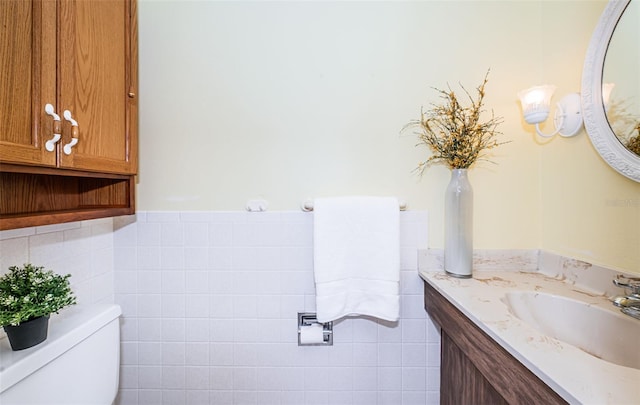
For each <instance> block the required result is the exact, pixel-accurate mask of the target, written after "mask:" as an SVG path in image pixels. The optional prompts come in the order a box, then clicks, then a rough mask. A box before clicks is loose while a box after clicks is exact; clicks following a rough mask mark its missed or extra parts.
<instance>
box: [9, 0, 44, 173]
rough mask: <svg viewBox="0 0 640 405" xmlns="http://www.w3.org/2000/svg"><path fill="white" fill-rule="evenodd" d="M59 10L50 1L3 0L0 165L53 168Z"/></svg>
mask: <svg viewBox="0 0 640 405" xmlns="http://www.w3.org/2000/svg"><path fill="white" fill-rule="evenodd" d="M55 24H56V6H55V3H54V2H51V1H35V0H34V1H26V0H2V1H0V162H11V163H20V164H26V165H38V166H55V165H56V150H55V147H54V148H53V150H51V151H47V150H46V149H45V142H46V141H47V140H49V139H51V138H53V132H54V131H53V118H52V116H49V115H47V114H45V112H44V108H45V104H47V103H50V104H52V105H55V103H56V82H55V80H56V46H55V40H56V26H55Z"/></svg>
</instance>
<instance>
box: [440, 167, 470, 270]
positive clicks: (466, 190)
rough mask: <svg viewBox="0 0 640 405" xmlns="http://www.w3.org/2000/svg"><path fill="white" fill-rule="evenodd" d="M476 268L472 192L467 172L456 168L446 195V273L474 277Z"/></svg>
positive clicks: (452, 172) (452, 173)
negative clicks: (474, 264) (473, 272)
mask: <svg viewBox="0 0 640 405" xmlns="http://www.w3.org/2000/svg"><path fill="white" fill-rule="evenodd" d="M472 267H473V189H472V188H471V183H469V178H468V177H467V169H453V170H452V171H451V180H450V181H449V185H448V186H447V190H446V192H445V205H444V270H445V272H447V273H448V274H450V275H452V276H454V277H460V278H469V277H471V272H472Z"/></svg>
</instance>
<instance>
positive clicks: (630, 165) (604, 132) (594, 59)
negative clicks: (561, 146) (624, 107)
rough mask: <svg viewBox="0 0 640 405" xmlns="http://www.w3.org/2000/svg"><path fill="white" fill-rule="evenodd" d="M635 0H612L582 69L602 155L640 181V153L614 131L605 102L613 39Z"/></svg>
mask: <svg viewBox="0 0 640 405" xmlns="http://www.w3.org/2000/svg"><path fill="white" fill-rule="evenodd" d="M629 2H631V0H610V1H609V3H608V4H607V7H606V8H605V10H604V12H603V13H602V16H601V17H600V20H599V21H598V26H597V27H596V29H595V31H594V33H593V36H592V37H591V42H590V43H589V48H588V50H587V56H586V58H585V62H584V69H583V71H582V112H583V117H584V127H585V129H586V131H587V134H588V135H589V138H590V139H591V143H593V146H594V147H595V148H596V150H597V151H598V153H599V154H600V156H602V158H603V159H604V160H605V161H606V162H607V163H608V164H609V165H610V166H611V167H613V168H614V169H615V170H616V171H618V172H619V173H620V174H622V175H623V176H626V177H628V178H630V179H632V180H635V181H637V182H640V156H638V155H636V154H635V153H633V152H631V151H629V150H628V149H627V148H625V147H624V145H622V143H621V142H620V141H619V140H618V138H617V137H616V135H615V134H614V133H613V130H612V129H611V126H609V121H607V116H606V114H605V111H604V105H603V102H602V72H603V68H604V59H605V56H606V54H607V48H608V46H609V41H610V40H611V36H612V35H613V31H614V30H615V28H616V24H617V23H618V20H620V17H621V16H622V13H623V12H624V10H625V8H626V7H627V5H628V4H629Z"/></svg>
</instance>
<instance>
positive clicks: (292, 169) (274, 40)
mask: <svg viewBox="0 0 640 405" xmlns="http://www.w3.org/2000/svg"><path fill="white" fill-rule="evenodd" d="M604 4H605V3H604V2H602V1H599V2H586V1H570V2H560V1H469V2H461V1H460V2H459V1H422V2H391V1H389V2H325V1H323V2H320V1H311V2H298V1H289V2H270V1H260V2H244V1H242V2H239V1H227V2H214V1H156V0H140V3H139V24H140V93H141V99H140V114H141V116H140V149H141V154H140V176H139V186H138V198H139V200H138V208H139V209H141V210H242V209H244V206H245V203H246V201H247V200H249V199H255V198H263V199H265V200H267V201H268V202H269V209H270V210H291V209H298V207H299V204H300V203H301V202H302V201H303V200H305V199H307V198H313V197H319V196H327V195H347V194H377V195H397V196H399V197H401V198H403V199H405V200H406V201H407V202H408V204H409V208H410V209H421V210H422V209H426V210H428V211H429V213H430V225H429V230H428V231H429V240H430V245H431V246H432V247H436V248H437V247H442V243H443V242H442V241H443V237H442V214H443V205H442V200H443V192H444V188H445V186H446V184H447V182H448V177H449V173H448V170H446V169H445V168H443V167H439V166H438V167H433V168H432V169H430V170H429V171H428V172H427V173H425V175H424V176H423V177H422V178H420V177H419V176H417V175H415V174H413V173H412V170H413V169H414V168H415V166H416V164H417V163H418V162H419V161H420V160H422V159H425V158H426V157H427V156H428V155H427V151H426V150H425V149H423V148H416V147H415V144H416V139H415V137H414V136H413V135H412V134H411V133H410V132H408V133H405V134H400V133H399V130H400V128H401V127H402V126H403V125H404V124H405V123H406V122H407V121H409V120H411V119H413V118H416V117H417V116H418V114H419V111H420V106H421V105H425V106H428V104H429V103H431V102H435V101H437V98H436V93H435V92H434V91H433V90H432V89H431V87H438V88H445V87H446V86H447V83H450V84H451V85H452V86H454V89H455V86H457V83H458V82H461V83H463V84H464V85H465V86H466V87H467V88H468V89H470V90H473V88H474V87H475V86H477V85H478V84H479V83H480V81H481V80H482V78H483V76H484V73H485V71H486V70H487V69H488V68H491V74H490V81H489V84H488V88H487V90H488V96H487V107H488V109H493V110H494V111H495V113H496V114H497V115H500V116H503V117H504V119H505V122H504V124H503V125H502V126H501V130H502V132H504V136H503V139H504V140H509V141H511V143H509V144H507V145H505V146H502V147H501V148H499V149H497V150H496V151H495V153H494V155H493V157H492V160H493V161H494V162H495V163H496V165H493V164H490V163H483V164H480V165H478V166H477V167H475V168H474V169H473V170H472V172H471V175H470V178H471V181H472V183H473V186H474V191H475V215H476V219H475V232H474V233H475V244H476V247H477V248H481V249H490V248H496V249H511V248H514V249H515V248H539V247H541V248H545V249H549V250H553V251H556V252H559V253H563V254H571V255H572V256H574V257H578V258H590V259H591V260H592V261H595V262H600V263H602V262H604V263H605V264H610V265H614V266H620V267H624V268H627V269H629V270H633V269H632V267H633V266H634V265H635V267H636V271H639V272H640V269H638V268H637V265H638V263H639V262H640V260H639V258H638V254H636V256H635V257H632V256H628V257H626V258H624V257H621V256H622V255H623V252H627V253H625V254H628V255H631V253H629V251H628V249H626V248H624V249H622V248H620V247H619V246H620V245H619V244H618V243H617V242H616V243H614V241H613V240H611V239H606V240H607V243H603V242H602V240H601V235H600V234H601V233H602V232H601V230H600V229H601V227H603V228H604V229H606V230H607V232H613V231H612V230H613V229H615V230H618V233H617V234H616V236H617V237H618V239H625V240H627V241H628V242H627V244H626V245H625V246H627V247H628V245H629V244H630V243H633V241H635V243H636V245H635V246H638V244H639V243H638V231H637V229H638V226H635V227H633V226H630V225H629V224H628V223H629V221H626V219H625V215H624V214H621V212H622V211H624V212H626V213H628V214H632V215H635V220H636V223H638V210H639V209H640V208H639V207H638V206H637V204H636V206H635V207H622V208H621V207H618V206H613V205H611V204H609V205H608V204H607V201H609V200H610V199H618V198H629V196H634V195H635V196H636V197H635V198H637V196H638V192H639V190H640V188H639V187H638V185H637V184H635V183H633V184H632V183H631V182H629V181H625V179H623V178H622V177H621V176H619V175H617V174H615V173H614V172H613V170H611V169H609V168H608V167H606V166H605V165H604V163H602V161H601V160H600V158H599V157H598V156H597V153H596V152H595V151H594V150H593V148H592V147H591V145H590V143H589V140H588V138H587V137H586V135H585V134H584V133H583V134H581V135H580V136H578V137H577V138H573V139H569V140H567V139H554V140H553V141H551V142H549V143H548V144H544V145H543V144H540V143H539V142H538V140H537V139H536V138H535V137H534V135H533V133H532V131H531V128H530V127H528V126H527V125H524V124H523V122H522V119H521V115H520V106H519V104H518V102H517V100H516V96H515V94H516V92H517V91H519V90H520V89H523V88H526V87H528V86H531V85H534V84H540V83H543V82H549V83H555V84H557V85H558V87H559V90H558V95H562V94H564V93H566V92H570V91H579V90H580V76H581V71H582V60H583V58H584V54H585V51H586V47H587V43H588V40H589V37H590V35H591V31H592V30H593V28H594V26H595V24H596V22H597V18H598V16H599V14H600V12H601V10H602V9H603V8H604ZM576 16H579V18H576ZM547 129H548V128H547ZM605 186H606V190H605ZM567 195H568V196H569V197H567ZM585 200H586V201H588V203H585ZM636 201H637V200H636ZM588 218H598V220H597V222H596V220H595V219H594V221H593V222H589V221H585V220H586V219H588ZM575 223H577V224H580V225H582V226H586V227H587V229H582V228H580V227H576V226H575ZM587 225H588V226H587ZM634 250H637V249H634Z"/></svg>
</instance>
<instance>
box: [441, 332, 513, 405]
mask: <svg viewBox="0 0 640 405" xmlns="http://www.w3.org/2000/svg"><path fill="white" fill-rule="evenodd" d="M440 367H441V378H440V403H441V404H450V405H462V404H474V405H483V404H487V405H489V404H490V405H507V404H508V402H507V401H505V400H504V398H502V396H500V394H499V393H498V391H496V390H495V389H494V388H493V387H492V386H491V384H489V382H488V381H487V379H486V378H484V376H483V375H482V373H481V372H480V371H478V369H477V368H476V367H475V366H474V365H473V363H472V362H471V361H470V360H469V358H468V357H467V356H466V355H465V354H464V352H463V351H461V350H460V349H459V348H458V346H456V344H455V343H454V342H453V340H452V339H451V338H450V337H449V335H447V334H446V333H445V332H443V333H442V362H441V364H440Z"/></svg>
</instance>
